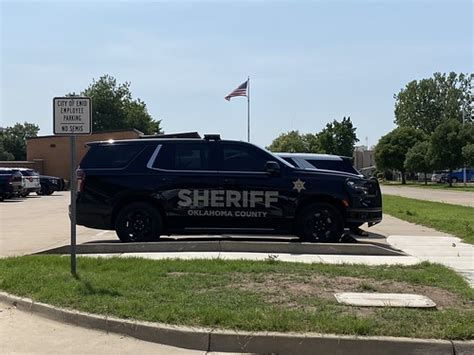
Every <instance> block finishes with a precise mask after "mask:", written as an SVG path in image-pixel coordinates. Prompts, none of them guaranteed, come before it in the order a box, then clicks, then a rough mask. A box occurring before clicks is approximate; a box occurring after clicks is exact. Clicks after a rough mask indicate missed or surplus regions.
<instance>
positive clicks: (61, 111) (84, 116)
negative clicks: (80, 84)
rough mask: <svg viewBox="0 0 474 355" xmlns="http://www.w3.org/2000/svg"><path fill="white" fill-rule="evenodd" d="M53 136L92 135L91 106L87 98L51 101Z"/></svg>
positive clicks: (60, 98)
mask: <svg viewBox="0 0 474 355" xmlns="http://www.w3.org/2000/svg"><path fill="white" fill-rule="evenodd" d="M53 126H54V134H57V135H62V136H75V135H84V134H91V133H92V105H91V99H90V98H89V97H55V98H54V99H53Z"/></svg>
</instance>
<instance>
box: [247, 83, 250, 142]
mask: <svg viewBox="0 0 474 355" xmlns="http://www.w3.org/2000/svg"><path fill="white" fill-rule="evenodd" d="M247 142H250V76H249V77H248V78H247Z"/></svg>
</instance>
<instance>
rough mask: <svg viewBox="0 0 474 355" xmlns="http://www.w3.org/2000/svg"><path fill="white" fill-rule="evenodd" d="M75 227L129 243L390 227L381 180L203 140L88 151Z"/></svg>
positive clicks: (321, 236)
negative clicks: (386, 221)
mask: <svg viewBox="0 0 474 355" xmlns="http://www.w3.org/2000/svg"><path fill="white" fill-rule="evenodd" d="M88 146H89V150H88V152H87V154H86V155H85V157H84V159H83V160H82V161H81V164H80V168H79V169H78V171H77V179H78V181H77V186H78V193H77V223H78V224H80V225H84V226H86V227H89V228H97V229H110V230H115V231H116V233H117V235H118V237H119V238H120V240H121V241H123V242H130V241H153V240H156V239H158V238H159V236H160V235H171V234H221V233H238V234H248V233H252V234H296V235H297V236H299V237H300V238H301V239H302V240H304V241H311V242H334V241H337V240H338V239H339V238H340V237H341V235H342V233H343V229H344V227H345V226H348V225H351V224H362V223H364V222H368V223H369V226H370V225H373V224H376V223H378V222H380V221H381V220H382V199H381V194H380V188H379V185H378V182H377V180H375V179H374V180H371V179H365V178H361V177H360V176H357V175H354V174H348V173H344V172H336V171H311V170H304V169H299V168H295V167H293V166H292V165H290V164H288V163H287V162H286V161H284V160H283V159H281V158H279V157H277V156H275V155H273V154H271V153H269V152H267V151H266V150H263V149H261V148H259V147H257V146H255V145H253V144H250V143H245V142H237V141H228V140H220V138H219V136H217V135H208V136H205V138H204V139H166V138H159V139H158V138H155V139H134V140H121V141H106V142H92V143H88Z"/></svg>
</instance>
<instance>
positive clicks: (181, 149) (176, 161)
mask: <svg viewBox="0 0 474 355" xmlns="http://www.w3.org/2000/svg"><path fill="white" fill-rule="evenodd" d="M209 160H210V147H209V145H208V144H204V143H179V144H173V143H171V144H165V145H163V147H161V150H160V153H159V154H158V157H157V159H156V160H155V163H154V165H153V167H155V168H160V169H168V170H209V169H210V165H209Z"/></svg>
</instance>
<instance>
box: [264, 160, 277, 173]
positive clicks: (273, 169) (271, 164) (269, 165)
mask: <svg viewBox="0 0 474 355" xmlns="http://www.w3.org/2000/svg"><path fill="white" fill-rule="evenodd" d="M265 171H266V172H267V173H268V174H270V175H272V176H275V175H280V164H278V163H277V162H276V161H272V160H270V161H267V162H266V163H265Z"/></svg>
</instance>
